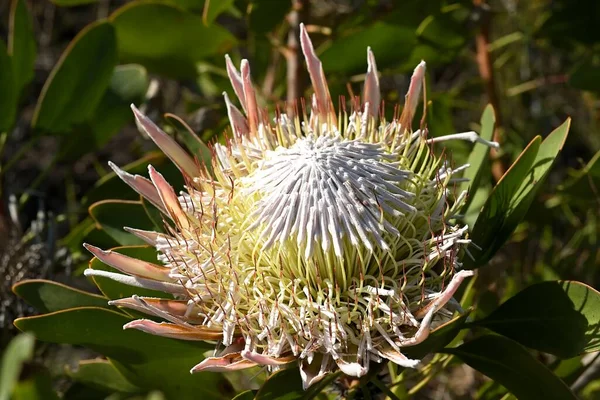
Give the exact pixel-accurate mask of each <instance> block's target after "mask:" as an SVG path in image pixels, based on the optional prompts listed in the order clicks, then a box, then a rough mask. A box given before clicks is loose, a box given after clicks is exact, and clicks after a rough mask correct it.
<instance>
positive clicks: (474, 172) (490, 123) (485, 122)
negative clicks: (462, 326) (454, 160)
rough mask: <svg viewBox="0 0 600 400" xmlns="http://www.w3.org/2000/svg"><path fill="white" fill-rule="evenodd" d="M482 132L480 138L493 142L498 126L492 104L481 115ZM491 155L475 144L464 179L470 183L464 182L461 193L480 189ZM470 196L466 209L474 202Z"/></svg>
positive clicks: (484, 146) (487, 149) (486, 149)
mask: <svg viewBox="0 0 600 400" xmlns="http://www.w3.org/2000/svg"><path fill="white" fill-rule="evenodd" d="M480 123H481V131H480V132H479V136H480V137H481V138H482V139H485V140H492V137H493V135H494V125H495V124H496V115H495V113H494V107H492V105H491V104H488V105H487V107H486V108H485V110H484V111H483V114H482V115H481V122H480ZM489 153H490V148H489V147H487V146H486V145H484V144H481V143H475V145H474V146H473V150H472V151H471V154H470V155H469V159H468V160H467V164H469V168H467V170H466V171H465V173H464V175H463V177H464V178H466V179H468V180H469V181H468V182H464V183H463V184H462V185H461V187H460V191H459V192H462V191H463V190H468V191H469V193H472V194H474V193H475V191H476V190H477V188H478V187H479V181H480V179H481V175H482V168H484V165H486V163H485V160H486V159H487V158H488V155H489ZM472 194H471V195H470V196H469V198H468V199H467V203H466V204H465V206H464V207H465V209H466V208H468V206H469V204H470V203H471V201H472V200H473V197H474V196H473V195H472Z"/></svg>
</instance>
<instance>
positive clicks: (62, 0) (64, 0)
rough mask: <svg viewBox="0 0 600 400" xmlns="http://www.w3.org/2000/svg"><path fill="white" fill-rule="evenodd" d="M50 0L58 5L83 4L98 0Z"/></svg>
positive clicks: (71, 5)
mask: <svg viewBox="0 0 600 400" xmlns="http://www.w3.org/2000/svg"><path fill="white" fill-rule="evenodd" d="M50 1H52V2H53V3H54V4H56V5H57V6H59V7H73V6H80V5H83V4H91V3H95V2H97V1H98V0H50Z"/></svg>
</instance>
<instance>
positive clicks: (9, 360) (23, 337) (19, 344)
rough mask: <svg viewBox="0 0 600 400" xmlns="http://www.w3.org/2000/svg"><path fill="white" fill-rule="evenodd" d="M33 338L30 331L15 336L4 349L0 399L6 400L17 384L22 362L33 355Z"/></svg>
mask: <svg viewBox="0 0 600 400" xmlns="http://www.w3.org/2000/svg"><path fill="white" fill-rule="evenodd" d="M34 344H35V338H34V337H33V335H32V334H30V333H22V334H20V335H19V336H17V337H15V338H14V339H13V340H12V341H11V342H10V343H9V344H8V346H7V347H6V349H4V351H3V354H2V363H1V364H0V400H8V399H10V397H11V393H12V390H13V388H14V387H15V386H17V382H18V379H19V374H20V373H21V369H22V368H23V363H24V362H26V361H29V360H30V359H31V358H32V357H33V347H34Z"/></svg>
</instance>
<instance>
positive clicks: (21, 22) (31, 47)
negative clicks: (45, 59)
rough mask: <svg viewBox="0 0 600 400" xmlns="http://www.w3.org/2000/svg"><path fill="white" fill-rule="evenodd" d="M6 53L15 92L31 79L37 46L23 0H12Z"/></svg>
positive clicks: (18, 91)
mask: <svg viewBox="0 0 600 400" xmlns="http://www.w3.org/2000/svg"><path fill="white" fill-rule="evenodd" d="M9 21H10V22H9V32H8V54H9V55H10V57H11V59H12V66H13V74H14V84H15V94H16V98H17V99H18V98H19V94H20V93H21V90H22V89H23V87H24V86H25V85H27V84H28V83H29V82H31V80H32V79H33V77H34V75H35V73H34V66H35V57H36V55H37V46H36V44H35V33H34V31H33V24H32V21H31V15H30V14H29V10H28V8H27V3H26V1H25V0H13V2H12V4H11V7H10V20H9Z"/></svg>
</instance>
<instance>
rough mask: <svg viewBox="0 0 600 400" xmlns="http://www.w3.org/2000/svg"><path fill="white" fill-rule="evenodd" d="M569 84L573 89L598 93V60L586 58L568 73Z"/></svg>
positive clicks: (599, 83)
mask: <svg viewBox="0 0 600 400" xmlns="http://www.w3.org/2000/svg"><path fill="white" fill-rule="evenodd" d="M569 84H570V85H571V86H573V87H574V88H577V89H581V90H588V91H591V92H596V93H599V92H600V58H598V57H595V58H586V59H585V60H583V61H582V62H580V63H579V64H578V65H577V66H576V67H575V68H573V70H572V71H571V72H570V73H569Z"/></svg>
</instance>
